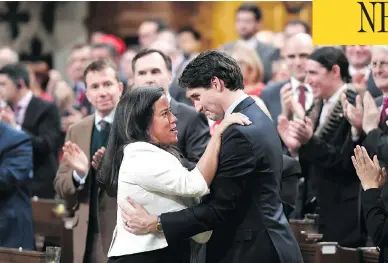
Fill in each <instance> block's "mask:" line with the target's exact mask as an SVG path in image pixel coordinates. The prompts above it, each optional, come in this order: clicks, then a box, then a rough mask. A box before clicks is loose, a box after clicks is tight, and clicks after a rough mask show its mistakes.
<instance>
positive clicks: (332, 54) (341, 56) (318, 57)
mask: <svg viewBox="0 0 388 263" xmlns="http://www.w3.org/2000/svg"><path fill="white" fill-rule="evenodd" d="M309 59H311V60H314V61H316V62H318V63H319V64H321V65H322V67H324V68H325V69H327V70H328V71H331V70H332V69H333V66H335V65H338V67H339V68H340V74H341V78H342V80H343V81H344V82H345V83H349V82H350V81H351V79H352V77H351V76H350V74H349V61H348V59H347V58H346V56H345V53H344V52H343V51H342V50H340V49H338V48H335V47H321V48H318V49H317V50H315V51H314V52H313V53H312V54H311V55H310V56H309Z"/></svg>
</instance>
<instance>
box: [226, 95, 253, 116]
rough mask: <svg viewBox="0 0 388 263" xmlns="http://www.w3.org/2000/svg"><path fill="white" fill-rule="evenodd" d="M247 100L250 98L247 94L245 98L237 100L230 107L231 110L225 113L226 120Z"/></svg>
mask: <svg viewBox="0 0 388 263" xmlns="http://www.w3.org/2000/svg"><path fill="white" fill-rule="evenodd" d="M246 98H248V95H247V94H244V95H243V96H241V97H240V98H239V99H237V100H235V101H234V102H233V103H232V105H230V106H229V108H228V109H227V110H226V111H225V114H224V118H225V117H226V116H228V115H230V114H232V113H233V111H234V109H235V108H236V107H237V105H239V104H240V103H241V102H242V101H243V100H245V99H246Z"/></svg>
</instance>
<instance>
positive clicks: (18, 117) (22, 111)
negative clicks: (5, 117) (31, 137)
mask: <svg viewBox="0 0 388 263" xmlns="http://www.w3.org/2000/svg"><path fill="white" fill-rule="evenodd" d="M33 96H34V93H33V92H32V91H28V92H27V94H26V95H25V96H24V97H23V98H22V99H21V100H20V101H19V102H18V103H17V104H16V107H17V108H18V110H17V114H16V112H15V121H16V129H17V130H21V129H22V127H21V126H22V125H23V123H24V119H25V117H26V111H27V107H28V105H29V104H30V102H31V100H32V97H33ZM15 111H16V109H15Z"/></svg>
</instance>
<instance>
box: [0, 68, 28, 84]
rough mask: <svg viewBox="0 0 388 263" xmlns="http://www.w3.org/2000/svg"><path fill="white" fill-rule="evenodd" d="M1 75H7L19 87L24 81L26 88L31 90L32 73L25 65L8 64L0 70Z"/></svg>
mask: <svg viewBox="0 0 388 263" xmlns="http://www.w3.org/2000/svg"><path fill="white" fill-rule="evenodd" d="M0 74H4V75H7V76H8V78H10V79H11V80H12V82H14V83H15V85H17V86H18V85H19V81H20V80H23V82H24V84H25V85H26V88H28V89H29V88H30V73H29V72H28V69H27V67H26V66H25V65H24V64H23V63H15V64H7V65H5V66H4V67H2V68H1V69H0Z"/></svg>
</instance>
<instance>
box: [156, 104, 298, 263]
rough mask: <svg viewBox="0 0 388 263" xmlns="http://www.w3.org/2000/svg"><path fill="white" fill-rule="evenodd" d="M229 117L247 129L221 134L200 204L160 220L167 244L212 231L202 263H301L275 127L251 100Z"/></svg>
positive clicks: (232, 126) (165, 215) (237, 108)
mask: <svg viewBox="0 0 388 263" xmlns="http://www.w3.org/2000/svg"><path fill="white" fill-rule="evenodd" d="M234 112H241V113H243V114H245V115H246V116H248V117H249V119H250V120H251V121H252V124H251V125H249V126H240V125H231V126H230V127H228V128H227V129H226V130H225V132H224V134H223V135H222V144H221V151H220V156H219V166H218V170H217V174H216V176H215V178H214V180H213V183H212V185H211V187H210V194H209V195H207V196H205V197H204V198H203V201H202V203H200V204H198V205H196V206H194V207H191V208H187V209H184V210H182V211H178V212H171V213H165V214H162V215H161V223H162V226H163V230H164V235H165V237H166V239H167V242H168V243H169V244H175V243H177V242H181V241H182V240H185V239H187V238H190V237H191V236H193V235H195V234H198V233H201V232H205V231H208V230H213V234H212V237H211V239H210V240H209V242H208V243H207V245H206V262H212V263H237V262H244V263H250V262H252V263H253V262H262V263H267V262H268V263H275V262H282V263H286V262H287V263H296V262H298V263H300V262H303V259H302V256H301V252H300V249H299V246H298V243H297V241H296V240H295V238H294V235H293V234H292V232H291V228H290V226H289V224H288V222H287V218H286V217H285V215H284V212H283V206H282V202H281V197H280V195H279V191H280V185H281V179H282V169H283V168H282V167H283V164H282V162H283V157H282V147H281V143H280V139H279V136H278V134H277V131H276V128H275V126H274V125H273V123H272V121H271V120H270V118H269V117H268V116H267V115H266V114H265V113H264V112H263V111H262V110H261V109H260V108H259V106H258V105H257V104H256V103H255V100H254V99H253V98H251V97H248V98H246V99H244V100H243V101H242V102H241V103H240V104H239V105H237V107H236V108H235V109H234Z"/></svg>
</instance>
